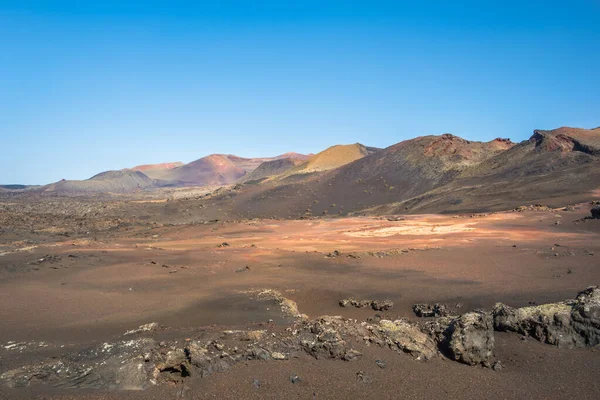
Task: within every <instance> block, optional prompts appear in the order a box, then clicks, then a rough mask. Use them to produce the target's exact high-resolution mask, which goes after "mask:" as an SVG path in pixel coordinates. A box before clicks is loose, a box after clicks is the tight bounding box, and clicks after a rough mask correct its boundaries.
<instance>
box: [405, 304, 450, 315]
mask: <svg viewBox="0 0 600 400" xmlns="http://www.w3.org/2000/svg"><path fill="white" fill-rule="evenodd" d="M412 309H413V312H414V313H415V315H416V316H417V317H422V318H424V317H444V316H446V315H448V312H447V311H446V306H445V305H443V304H439V303H435V304H433V305H432V304H413V306H412Z"/></svg>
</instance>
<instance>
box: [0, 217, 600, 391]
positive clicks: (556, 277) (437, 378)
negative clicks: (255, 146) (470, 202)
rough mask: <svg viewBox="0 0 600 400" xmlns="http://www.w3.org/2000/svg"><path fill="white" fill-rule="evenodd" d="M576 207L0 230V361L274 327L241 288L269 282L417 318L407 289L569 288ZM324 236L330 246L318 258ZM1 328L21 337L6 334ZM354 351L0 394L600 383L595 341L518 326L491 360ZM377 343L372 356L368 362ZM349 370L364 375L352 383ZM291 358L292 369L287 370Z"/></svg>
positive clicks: (595, 273) (274, 313)
mask: <svg viewBox="0 0 600 400" xmlns="http://www.w3.org/2000/svg"><path fill="white" fill-rule="evenodd" d="M588 208H589V207H588ZM585 215H588V210H587V209H585V208H582V210H581V211H575V212H567V211H555V212H547V211H546V212H534V211H531V212H523V213H516V212H506V213H494V214H489V215H464V216H457V217H455V216H440V215H412V216H406V217H404V220H400V221H388V220H387V219H378V218H367V217H363V218H340V219H319V220H300V221H280V220H253V221H243V222H238V223H213V224H205V225H193V226H189V225H188V226H160V227H156V228H152V227H136V226H133V227H129V228H126V229H119V230H117V231H111V233H110V235H109V234H94V235H93V237H92V236H90V237H79V238H76V239H69V238H62V239H61V240H60V241H55V242H46V243H41V244H39V245H35V246H32V245H27V244H26V243H23V242H10V241H9V240H3V242H2V246H0V321H1V328H0V373H2V372H4V371H6V370H8V369H12V368H15V367H18V366H20V365H23V364H24V363H26V362H30V361H31V360H38V359H43V358H44V357H47V356H56V355H60V354H61V353H62V352H64V351H65V349H73V348H77V347H78V346H85V345H88V344H90V343H98V342H102V341H107V340H112V339H114V338H116V337H119V336H120V335H122V334H123V332H125V331H127V330H129V329H132V328H135V327H137V326H138V325H140V324H143V323H148V322H152V321H156V322H159V323H160V324H161V325H163V326H166V327H169V328H170V329H172V330H173V332H178V333H181V332H192V331H193V330H196V329H200V328H203V327H211V329H231V328H252V327H257V326H262V325H264V324H267V323H268V321H269V320H273V322H271V324H276V325H280V326H281V327H282V328H284V327H285V326H286V323H287V322H286V320H285V318H283V317H282V315H281V313H280V312H278V310H276V309H274V308H272V307H269V305H268V304H264V303H261V302H260V301H257V300H256V299H255V298H253V296H252V295H250V294H249V293H251V292H252V291H256V290H260V289H265V288H268V289H276V290H279V291H281V292H282V293H284V294H285V296H286V297H288V298H290V299H292V300H294V301H296V302H297V304H298V307H299V309H300V311H301V312H302V313H305V314H307V315H308V316H309V317H316V316H319V315H344V316H347V317H353V318H361V319H365V318H367V317H370V316H373V315H374V313H375V312H374V311H372V310H367V309H348V308H340V307H339V306H338V301H339V300H340V299H342V298H347V297H357V298H368V299H390V300H392V301H394V303H395V306H394V308H393V309H392V310H390V311H387V312H386V313H385V314H386V316H389V317H390V318H396V317H406V318H411V319H416V317H415V316H414V315H413V314H412V311H411V306H412V304H414V303H417V302H426V303H434V302H440V303H444V304H447V305H448V306H449V307H450V308H452V309H455V310H456V311H457V312H465V311H468V310H471V309H475V308H487V309H489V308H491V307H492V306H493V305H494V303H495V302H497V301H502V302H504V303H507V304H509V305H511V306H524V305H527V304H529V303H531V302H535V303H537V304H541V303H545V302H551V301H559V300H564V299H566V298H572V297H573V296H574V295H575V294H576V293H577V292H578V291H579V290H581V289H583V288H585V287H587V286H590V285H593V284H596V285H597V284H600V258H599V257H600V220H595V221H586V222H577V221H578V220H580V219H581V218H582V217H583V216H585ZM557 221H558V224H557ZM223 243H226V244H227V245H222V244H223ZM219 245H221V246H219ZM335 250H337V251H338V252H339V253H340V254H339V255H338V256H335V255H334V256H333V257H328V254H329V253H332V252H334V251H335ZM48 256H51V257H48ZM42 259H43V260H44V261H40V260H42ZM246 266H248V269H246V268H245V267H246ZM240 271H241V272H240ZM9 341H18V342H28V343H30V344H29V345H28V346H27V347H26V348H25V349H23V350H11V349H5V348H4V347H5V346H7V343H8V342H9ZM362 350H363V351H364V352H365V357H364V358H363V359H362V360H360V361H359V362H358V363H351V364H350V363H345V362H343V361H333V360H318V361H317V360H315V359H312V358H309V357H308V356H307V357H304V358H303V357H300V358H298V359H291V360H288V361H284V362H282V363H280V364H276V365H274V364H273V363H269V362H256V363H247V364H244V363H242V364H238V365H236V366H235V367H233V368H232V369H231V370H229V371H227V372H224V373H220V374H216V375H213V376H211V377H209V378H206V379H200V380H197V381H194V382H192V383H190V384H189V385H188V386H186V387H185V388H181V387H179V388H178V387H159V388H153V389H150V390H147V391H145V392H143V393H139V392H106V391H78V390H64V389H62V390H59V389H52V388H47V387H43V386H35V387H30V388H26V389H7V388H4V387H2V388H0V398H7V399H10V398H98V399H100V398H111V399H112V398H140V399H142V398H143V399H148V398H182V397H183V398H306V399H311V398H322V399H325V398H340V399H342V398H379V399H387V398H390V399H392V398H429V399H430V398H440V397H444V398H478V399H481V398H506V399H508V398H515V399H517V398H544V399H549V398H553V399H554V398H565V399H566V398H574V397H578V398H580V399H586V398H589V399H592V398H597V396H598V390H599V389H600V387H599V384H598V383H597V381H596V376H597V373H598V372H600V357H599V356H598V353H596V351H595V350H596V349H583V350H582V349H579V350H565V349H558V348H554V347H551V346H549V345H544V344H541V343H538V342H535V341H533V340H527V341H521V340H519V337H518V335H511V334H498V337H497V345H496V357H498V358H499V359H501V360H502V362H503V364H504V366H505V367H504V369H503V370H502V371H492V370H489V369H483V368H479V367H468V366H465V365H461V364H458V363H455V362H449V361H443V360H441V359H440V360H433V361H430V362H427V363H419V362H415V361H414V360H412V359H411V358H410V357H409V356H405V355H398V354H391V353H390V352H389V351H387V352H385V353H384V350H382V349H379V348H364V349H362ZM382 357H385V358H386V361H387V363H388V365H387V367H386V368H385V369H380V368H378V367H377V366H376V365H375V363H374V361H375V359H378V358H382ZM358 370H363V371H365V372H368V373H369V374H370V375H371V376H372V377H373V382H372V383H370V384H365V383H363V382H358V381H357V380H356V378H355V375H356V372H357V371H358ZM292 372H294V373H297V374H298V375H300V376H301V377H302V382H300V383H299V384H292V383H291V382H290V381H289V379H288V378H289V375H290V373H292ZM254 379H259V380H260V382H261V386H260V387H259V388H256V387H255V386H253V385H252V382H253V380H254Z"/></svg>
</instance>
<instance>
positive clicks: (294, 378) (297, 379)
mask: <svg viewBox="0 0 600 400" xmlns="http://www.w3.org/2000/svg"><path fill="white" fill-rule="evenodd" d="M290 382H292V383H294V384H295V383H300V382H302V379H301V378H300V377H299V376H298V375H296V374H294V373H292V374H291V375H290Z"/></svg>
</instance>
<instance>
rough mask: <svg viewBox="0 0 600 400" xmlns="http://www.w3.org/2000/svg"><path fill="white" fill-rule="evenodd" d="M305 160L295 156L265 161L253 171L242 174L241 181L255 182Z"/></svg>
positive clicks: (275, 174) (284, 171) (279, 173)
mask: <svg viewBox="0 0 600 400" xmlns="http://www.w3.org/2000/svg"><path fill="white" fill-rule="evenodd" d="M305 162H306V161H305V159H301V158H296V157H289V158H279V159H276V160H272V161H265V162H263V163H262V164H260V165H259V166H258V168H256V169H255V170H254V171H252V172H250V173H249V174H247V175H246V176H244V177H243V178H242V182H256V181H260V180H263V179H266V178H270V177H273V176H278V175H282V174H285V173H286V172H288V171H290V170H291V169H293V168H294V167H297V166H298V165H301V164H304V163H305Z"/></svg>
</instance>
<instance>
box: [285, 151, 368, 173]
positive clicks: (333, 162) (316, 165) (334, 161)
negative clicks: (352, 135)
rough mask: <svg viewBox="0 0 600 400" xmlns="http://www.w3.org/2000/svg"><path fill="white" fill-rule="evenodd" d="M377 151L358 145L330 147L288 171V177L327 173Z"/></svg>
mask: <svg viewBox="0 0 600 400" xmlns="http://www.w3.org/2000/svg"><path fill="white" fill-rule="evenodd" d="M377 150H379V149H376V148H374V147H366V146H364V145H362V144H360V143H355V144H347V145H336V146H331V147H329V148H327V149H325V150H323V151H321V152H320V153H317V154H316V155H314V156H313V157H311V158H310V159H308V161H306V162H305V163H304V164H302V165H299V166H298V167H296V168H294V169H293V170H291V171H289V175H293V174H309V173H312V172H321V171H329V170H332V169H335V168H338V167H341V166H342V165H346V164H348V163H351V162H352V161H355V160H358V159H361V158H363V157H366V156H368V155H369V154H373V153H374V152H376V151H377Z"/></svg>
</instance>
